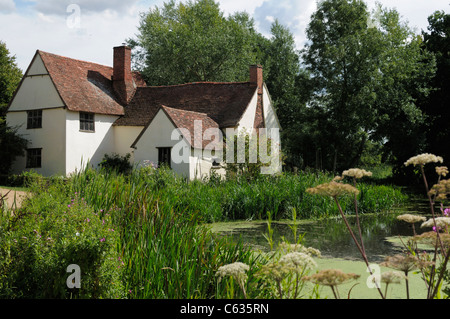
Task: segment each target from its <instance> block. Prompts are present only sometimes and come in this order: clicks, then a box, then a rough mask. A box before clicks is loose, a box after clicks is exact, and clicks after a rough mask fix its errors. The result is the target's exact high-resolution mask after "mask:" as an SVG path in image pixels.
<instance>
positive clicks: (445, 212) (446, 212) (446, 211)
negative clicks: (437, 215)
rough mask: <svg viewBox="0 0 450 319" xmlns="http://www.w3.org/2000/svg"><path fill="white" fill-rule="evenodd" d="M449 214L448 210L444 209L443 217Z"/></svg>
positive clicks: (449, 210)
mask: <svg viewBox="0 0 450 319" xmlns="http://www.w3.org/2000/svg"><path fill="white" fill-rule="evenodd" d="M449 214H450V208H446V209H444V216H448V215H449Z"/></svg>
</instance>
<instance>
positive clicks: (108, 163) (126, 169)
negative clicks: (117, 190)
mask: <svg viewBox="0 0 450 319" xmlns="http://www.w3.org/2000/svg"><path fill="white" fill-rule="evenodd" d="M130 157H131V155H130V154H129V153H128V154H126V155H125V156H121V155H119V154H116V153H113V154H111V155H108V154H105V156H104V157H103V160H102V161H101V162H100V164H98V165H99V166H100V167H101V168H103V169H105V170H112V171H116V172H117V173H120V174H128V173H130V171H131V169H132V168H133V166H132V165H131V163H130Z"/></svg>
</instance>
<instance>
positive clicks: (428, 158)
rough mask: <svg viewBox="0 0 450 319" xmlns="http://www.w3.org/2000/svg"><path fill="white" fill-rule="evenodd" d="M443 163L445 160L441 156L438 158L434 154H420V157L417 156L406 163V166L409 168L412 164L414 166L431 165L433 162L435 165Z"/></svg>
mask: <svg viewBox="0 0 450 319" xmlns="http://www.w3.org/2000/svg"><path fill="white" fill-rule="evenodd" d="M443 161H444V160H443V158H442V157H440V156H436V155H433V154H430V153H424V154H420V155H417V156H414V157H411V158H410V159H408V160H407V161H406V162H405V166H408V165H410V164H413V165H425V164H427V163H431V162H434V163H437V162H440V163H442V162H443Z"/></svg>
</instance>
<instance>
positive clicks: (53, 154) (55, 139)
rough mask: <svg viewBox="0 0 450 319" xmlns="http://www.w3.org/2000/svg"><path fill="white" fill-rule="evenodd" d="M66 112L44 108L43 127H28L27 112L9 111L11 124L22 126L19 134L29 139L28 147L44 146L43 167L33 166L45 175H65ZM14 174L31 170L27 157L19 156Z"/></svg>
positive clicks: (7, 116)
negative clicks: (27, 165) (28, 166)
mask: <svg viewBox="0 0 450 319" xmlns="http://www.w3.org/2000/svg"><path fill="white" fill-rule="evenodd" d="M65 113H66V111H65V110H64V109H63V108H58V109H44V110H43V111H42V128H35V129H27V112H9V113H8V114H7V115H6V121H7V124H8V125H9V126H13V127H14V126H20V128H19V130H18V134H20V135H22V136H23V137H24V138H26V139H27V140H29V144H28V148H42V158H41V167H40V168H32V170H34V171H36V172H37V173H39V174H42V175H44V176H51V175H65V172H66V171H65ZM12 170H13V173H14V174H20V173H21V172H22V171H26V170H30V169H27V168H26V158H25V156H24V157H19V158H17V159H16V161H15V162H14V164H13V167H12Z"/></svg>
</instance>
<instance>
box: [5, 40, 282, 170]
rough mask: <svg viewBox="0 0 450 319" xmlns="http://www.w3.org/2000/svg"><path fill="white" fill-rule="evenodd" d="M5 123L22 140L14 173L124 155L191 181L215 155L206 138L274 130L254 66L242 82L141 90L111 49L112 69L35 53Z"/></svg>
mask: <svg viewBox="0 0 450 319" xmlns="http://www.w3.org/2000/svg"><path fill="white" fill-rule="evenodd" d="M6 121H7V123H8V125H9V126H19V127H20V128H19V131H18V132H19V134H21V135H22V136H24V137H25V138H27V139H28V140H29V146H28V149H27V151H26V156H25V157H20V158H18V159H17V160H16V161H15V163H14V165H13V172H14V173H20V172H22V171H24V170H31V169H33V170H35V171H37V172H38V173H40V174H42V175H44V176H51V175H67V174H70V173H71V172H74V171H75V170H77V169H80V168H81V167H82V165H84V164H85V163H86V162H87V161H89V162H90V164H91V165H93V166H94V167H96V166H97V165H98V164H99V163H100V162H101V160H102V159H103V157H104V155H105V154H113V153H116V154H120V155H125V154H127V153H130V154H131V155H132V157H131V158H132V161H134V162H135V163H143V162H144V161H151V162H154V163H160V164H161V163H166V164H168V165H169V166H170V167H171V168H172V169H173V170H174V171H176V172H177V173H180V174H182V175H185V176H187V177H189V178H190V179H193V178H198V177H202V176H203V175H205V174H206V175H208V174H209V172H210V169H211V167H213V166H214V165H215V164H216V163H215V162H216V161H217V159H218V158H221V156H220V155H221V154H219V153H215V150H216V149H219V147H217V146H221V145H222V144H223V140H222V141H221V140H220V139H219V138H217V136H215V137H214V138H209V139H206V140H205V136H206V135H205V134H206V133H208V132H211V131H215V132H220V133H223V135H224V133H225V132H226V131H227V129H228V130H229V129H233V130H234V131H236V132H237V131H239V130H243V129H245V130H253V129H261V128H267V129H279V128H280V126H279V122H278V119H277V116H276V114H275V110H274V108H273V107H272V103H271V100H270V96H269V92H268V90H267V87H266V86H265V84H264V82H263V74H262V67H261V66H258V65H255V66H251V67H250V81H248V82H232V83H215V82H214V83H213V82H198V83H189V84H182V85H173V86H158V87H155V86H147V84H146V83H145V82H144V80H143V79H142V77H141V76H140V74H139V73H138V72H132V70H131V49H130V48H128V47H126V46H120V47H115V48H114V65H113V67H108V66H104V65H99V64H96V63H91V62H85V61H80V60H75V59H71V58H67V57H63V56H59V55H55V54H50V53H47V52H43V51H40V50H38V51H36V54H35V55H34V57H33V60H32V61H31V64H30V66H29V67H28V69H27V71H26V72H25V75H24V77H23V79H22V81H21V83H20V85H19V87H18V89H17V91H16V93H15V95H14V97H13V99H12V100H11V102H10V105H9V108H8V112H7V115H6ZM176 133H178V135H177V134H176ZM220 138H221V136H220ZM211 147H214V150H213V151H212V152H211V151H210V150H209V149H210V148H211ZM216 147H217V148H216ZM180 154H182V156H181V157H180ZM180 158H182V159H183V160H180ZM280 169H281V166H280V167H278V168H277V170H280Z"/></svg>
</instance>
